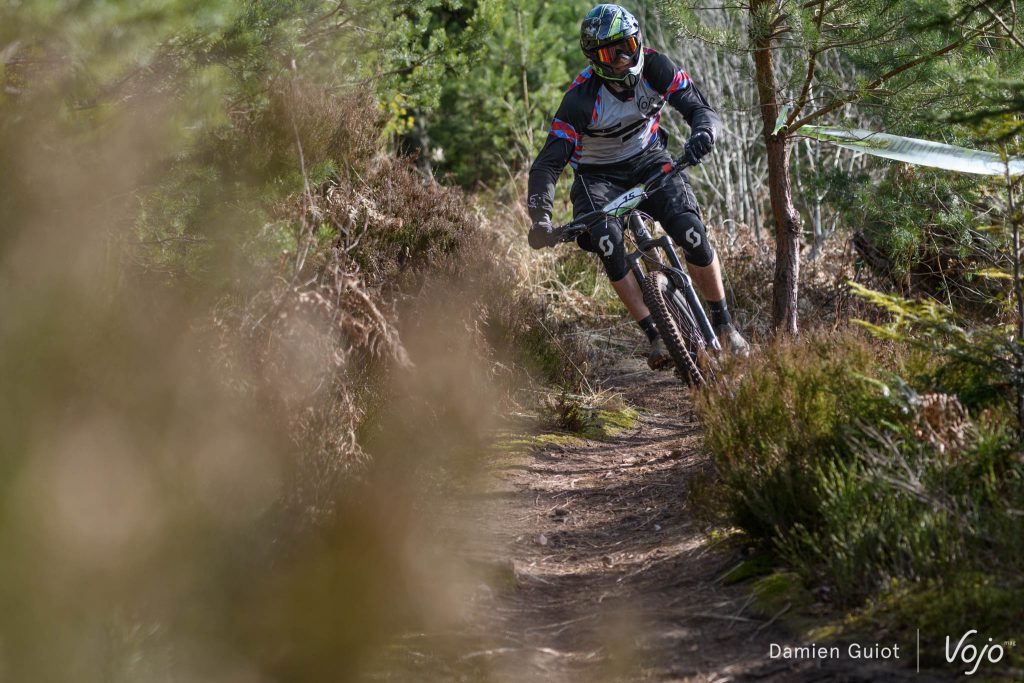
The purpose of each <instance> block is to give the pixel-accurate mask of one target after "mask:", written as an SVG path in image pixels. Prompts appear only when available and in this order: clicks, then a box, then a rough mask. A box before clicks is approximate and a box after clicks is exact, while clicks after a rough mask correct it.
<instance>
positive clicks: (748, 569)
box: [722, 554, 775, 586]
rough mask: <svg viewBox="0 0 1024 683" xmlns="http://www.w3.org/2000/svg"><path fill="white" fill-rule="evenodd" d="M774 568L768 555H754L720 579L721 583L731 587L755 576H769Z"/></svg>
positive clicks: (773, 563)
mask: <svg viewBox="0 0 1024 683" xmlns="http://www.w3.org/2000/svg"><path fill="white" fill-rule="evenodd" d="M774 567H775V562H774V561H773V559H772V557H771V556H770V555H767V554H761V555H754V556H753V557H750V558H747V559H745V560H743V561H742V562H740V563H739V564H738V565H736V566H735V567H733V568H732V569H730V570H729V571H728V572H726V573H725V576H723V577H722V582H723V583H724V584H725V585H727V586H731V585H732V584H734V583H739V582H741V581H746V580H747V579H750V578H753V577H755V576H764V575H765V574H769V573H771V571H772V569H774Z"/></svg>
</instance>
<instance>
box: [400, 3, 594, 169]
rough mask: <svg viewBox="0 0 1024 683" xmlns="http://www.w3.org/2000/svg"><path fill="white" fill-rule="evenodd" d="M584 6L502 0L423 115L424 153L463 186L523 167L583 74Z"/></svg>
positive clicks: (422, 140)
mask: <svg viewBox="0 0 1024 683" xmlns="http://www.w3.org/2000/svg"><path fill="white" fill-rule="evenodd" d="M590 6H592V3H590V2H584V1H582V0H574V1H573V2H569V3H548V2H541V1H540V0H508V1H507V2H506V3H505V4H504V6H503V8H502V10H501V12H500V13H499V14H498V16H497V19H496V24H495V30H494V34H493V36H492V37H491V39H490V40H489V42H488V45H487V46H486V48H484V49H483V50H482V51H481V52H480V53H479V54H478V55H476V57H475V58H474V59H472V60H463V61H461V62H459V63H458V68H457V70H455V71H453V72H452V73H450V74H449V75H448V76H447V77H446V78H445V79H444V81H443V82H442V83H441V84H440V86H439V95H440V97H439V101H440V107H439V109H437V110H436V111H433V112H427V122H426V124H425V128H424V131H423V136H422V138H421V139H420V140H418V141H417V144H418V146H420V147H421V148H423V151H424V153H427V154H432V155H433V156H434V158H435V159H440V160H441V161H439V162H438V169H439V171H441V172H442V173H445V172H448V173H451V174H452V177H453V178H454V179H455V180H456V181H457V182H459V183H460V184H462V185H465V186H469V185H472V184H474V183H476V182H478V181H484V182H494V181H496V180H499V179H502V178H503V177H504V176H505V175H506V173H507V172H508V169H519V168H522V167H523V166H524V165H525V164H526V163H528V162H529V161H530V160H531V159H532V157H533V155H534V154H536V152H537V151H538V150H539V149H540V146H541V145H542V144H543V142H544V140H545V138H546V131H547V127H548V125H549V123H550V121H551V117H552V116H554V113H555V109H556V108H557V107H558V104H559V102H560V101H561V99H562V95H563V93H564V91H565V88H566V87H567V86H568V84H569V83H570V82H571V81H572V79H573V78H574V77H575V75H576V73H577V72H578V71H579V70H580V69H582V68H583V66H584V65H585V60H584V58H583V56H582V54H581V53H580V50H579V21H580V18H581V17H582V16H583V14H584V13H585V12H586V10H587V9H588V8H589V7H590Z"/></svg>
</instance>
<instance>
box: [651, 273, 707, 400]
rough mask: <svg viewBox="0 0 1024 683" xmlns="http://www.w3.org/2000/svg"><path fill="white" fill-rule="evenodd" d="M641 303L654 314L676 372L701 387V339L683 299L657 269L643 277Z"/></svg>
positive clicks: (704, 381) (702, 343)
mask: <svg viewBox="0 0 1024 683" xmlns="http://www.w3.org/2000/svg"><path fill="white" fill-rule="evenodd" d="M643 291H644V302H645V303H646V304H647V308H649V309H650V311H651V315H652V316H654V324H655V325H657V327H658V333H659V334H661V338H662V340H663V341H664V342H665V346H667V347H668V351H669V353H670V354H672V360H674V361H675V363H676V373H677V374H678V375H679V377H680V378H681V379H682V380H683V381H684V382H686V383H687V384H689V385H691V386H697V387H699V386H704V384H706V383H707V377H706V373H704V372H701V368H700V365H699V363H698V361H699V360H700V359H701V357H702V356H704V355H706V352H705V344H704V338H703V337H702V336H701V333H700V330H699V329H698V327H697V321H696V320H695V319H694V317H693V313H692V312H691V311H690V307H689V305H687V303H686V301H685V299H683V297H682V296H681V295H680V293H679V292H678V291H677V290H676V288H675V285H673V284H672V282H671V281H670V280H669V279H668V277H667V276H666V275H665V274H664V273H661V272H654V273H651V274H650V275H648V276H647V278H645V279H644V287H643Z"/></svg>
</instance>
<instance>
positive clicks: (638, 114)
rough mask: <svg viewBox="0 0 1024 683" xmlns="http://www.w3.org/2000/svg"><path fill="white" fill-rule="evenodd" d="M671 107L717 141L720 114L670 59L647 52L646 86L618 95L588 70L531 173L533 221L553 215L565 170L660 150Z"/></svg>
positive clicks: (573, 88) (561, 109)
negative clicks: (663, 123)
mask: <svg viewBox="0 0 1024 683" xmlns="http://www.w3.org/2000/svg"><path fill="white" fill-rule="evenodd" d="M665 102H668V103H669V104H671V105H672V106H673V107H675V109H677V110H678V111H679V112H680V113H681V114H682V115H683V117H684V118H685V119H686V122H687V123H688V124H689V125H690V128H691V129H692V130H697V129H703V130H707V131H710V132H711V136H712V138H717V137H718V133H719V131H720V130H721V122H720V120H719V118H718V114H716V113H715V110H714V109H712V108H711V106H710V105H709V104H708V102H707V100H706V99H704V96H703V95H702V94H701V93H700V91H699V90H697V87H696V86H695V85H694V84H693V82H692V81H691V80H690V77H689V76H688V75H687V73H686V72H685V71H682V70H681V69H679V68H677V67H676V65H675V64H673V63H672V60H671V59H669V58H668V57H666V56H665V55H663V54H661V53H659V52H655V51H654V50H652V49H650V48H644V70H643V75H642V77H641V79H640V82H639V83H638V84H637V85H636V87H635V88H634V89H633V90H632V91H630V92H627V93H624V94H616V93H615V92H613V91H612V90H611V89H609V88H608V86H607V85H606V84H605V82H604V81H603V80H602V79H601V78H600V77H599V76H597V75H596V74H594V72H593V69H591V67H589V66H588V67H587V68H586V69H584V70H583V71H582V72H580V75H579V76H577V77H576V80H574V81H573V82H572V84H571V85H570V86H569V89H568V90H567V91H566V93H565V96H564V97H563V98H562V104H561V105H560V106H559V107H558V111H557V112H556V113H555V118H554V120H553V121H552V122H551V128H550V130H549V131H548V138H547V141H546V142H545V143H544V147H543V148H542V149H541V151H540V154H538V155H537V159H536V160H535V161H534V162H533V166H532V167H531V168H530V181H529V189H528V191H527V197H528V207H529V210H530V217H531V218H532V219H533V220H539V219H540V218H542V217H546V216H550V215H551V205H552V202H553V200H554V196H555V182H556V181H557V180H558V176H559V175H560V174H561V173H562V169H564V168H565V165H566V164H567V163H568V164H571V165H572V167H573V168H578V169H581V170H586V169H588V168H591V167H600V166H610V165H619V164H622V163H629V162H630V160H632V159H635V158H637V157H638V156H639V155H640V154H642V153H643V152H644V151H645V150H648V149H649V148H650V147H651V146H652V145H660V144H663V142H662V141H661V140H660V139H659V137H660V136H661V135H664V132H661V133H660V134H659V129H658V124H659V122H660V120H661V109H662V107H663V106H664V105H665Z"/></svg>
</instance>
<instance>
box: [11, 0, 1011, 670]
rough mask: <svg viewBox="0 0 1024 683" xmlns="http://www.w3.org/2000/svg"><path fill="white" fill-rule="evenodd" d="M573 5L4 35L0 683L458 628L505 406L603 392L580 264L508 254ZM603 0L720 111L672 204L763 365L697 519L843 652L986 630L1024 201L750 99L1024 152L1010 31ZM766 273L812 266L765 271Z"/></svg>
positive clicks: (336, 660)
mask: <svg viewBox="0 0 1024 683" xmlns="http://www.w3.org/2000/svg"><path fill="white" fill-rule="evenodd" d="M712 4H713V3H712ZM702 5H706V3H702ZM588 8H589V3H582V4H581V3H580V2H560V3H542V2H539V0H538V1H534V0H507V1H501V0H481V1H479V2H458V1H442V0H417V1H411V0H399V2H394V3H389V4H387V5H386V6H385V5H383V4H381V3H368V2H362V1H361V0H351V1H349V2H343V3H341V2H328V1H324V0H291V1H287V2H270V1H262V0H252V1H250V2H229V1H227V0H188V1H186V0H181V1H177V2H175V1H173V0H165V1H156V0H153V1H149V2H137V3H131V4H127V3H112V2H58V1H54V0H51V1H33V0H22V1H20V2H8V3H5V4H4V5H3V6H2V7H0V83H2V92H0V149H3V155H2V158H0V187H3V194H2V196H0V219H2V221H3V231H2V234H0V258H2V262H0V310H2V311H3V323H2V324H0V377H2V378H3V384H4V391H3V392H2V396H0V431H2V433H3V434H4V438H3V446H2V449H3V458H2V463H3V464H2V465H0V500H2V501H3V507H2V514H0V552H2V554H3V556H4V558H5V561H4V563H3V566H2V568H0V575H2V577H3V580H2V581H0V601H2V603H3V604H4V606H5V608H4V610H3V612H4V616H3V619H2V622H0V641H2V642H3V651H2V654H0V661H2V663H3V670H4V672H5V675H9V676H10V677H11V678H12V679H14V680H67V679H71V678H74V679H76V680H83V679H90V680H91V679H105V680H122V679H124V680H140V679H142V678H159V677H160V676H161V675H163V674H165V673H166V672H169V671H173V672H175V675H176V676H179V677H185V678H188V679H190V680H203V679H210V680H224V679H225V678H228V677H230V676H231V675H241V674H239V673H238V672H246V671H253V670H255V671H258V672H263V673H265V674H266V675H269V676H273V677H278V678H283V679H288V680H294V679H298V678H312V679H317V680H319V679H322V677H323V676H324V675H326V674H328V673H329V674H330V675H333V676H336V677H339V676H340V677H346V676H348V675H354V674H355V673H358V672H361V671H364V670H365V668H366V667H367V666H370V664H369V662H372V661H374V657H375V656H376V655H377V653H379V652H380V648H381V647H382V644H383V643H386V642H388V638H389V637H391V636H392V635H393V634H394V633H396V632H398V631H400V630H402V629H403V628H407V627H409V625H410V624H416V623H420V622H423V621H424V620H428V621H429V620H431V619H439V618H443V617H438V615H445V614H448V613H449V612H450V609H449V608H448V607H446V605H448V603H449V602H450V600H448V597H449V596H448V595H447V594H446V593H445V591H444V590H443V589H438V588H437V586H439V585H441V586H444V585H446V583H447V582H448V578H449V577H450V575H451V572H452V571H454V570H453V569H452V568H451V567H450V566H449V564H448V563H447V561H446V560H445V558H444V557H442V556H440V555H439V554H438V552H437V550H436V548H435V546H434V544H432V543H431V536H430V535H429V534H424V533H422V532H423V528H422V526H421V525H422V523H423V521H422V520H423V518H424V514H423V511H424V510H429V509H430V508H431V505H432V504H433V501H436V500H438V499H439V498H443V497H444V496H445V495H446V492H447V491H449V490H450V488H451V487H453V486H459V485H464V484H465V482H466V481H468V480H471V475H472V473H473V471H474V470H475V469H476V467H477V466H478V465H477V463H476V461H477V460H478V458H479V453H482V452H485V451H486V450H487V448H488V444H489V443H490V441H491V440H492V438H493V433H494V430H495V429H497V428H498V427H499V426H502V425H504V422H503V421H502V420H501V419H500V418H501V417H502V416H503V415H505V416H507V415H515V414H525V413H529V414H531V415H534V416H535V417H536V419H538V420H541V421H543V420H555V421H556V422H557V421H559V420H561V421H562V423H563V425H564V424H565V423H567V420H566V416H567V415H571V414H572V410H571V406H572V405H590V404H591V403H593V402H594V401H597V400H600V398H601V396H600V394H599V392H594V391H593V388H592V387H591V386H590V384H589V380H588V373H589V371H590V369H591V367H592V366H593V365H594V364H595V363H596V362H597V359H595V357H594V354H593V350H592V349H588V347H587V344H586V343H585V342H584V341H583V340H581V338H580V337H579V335H576V334H574V331H575V330H578V329H580V328H581V327H594V326H612V327H616V329H619V330H620V331H621V330H623V329H625V328H628V327H629V326H628V324H623V323H622V320H623V318H622V316H623V311H622V310H621V308H620V307H619V306H618V304H617V303H616V302H615V300H614V297H613V296H612V295H611V293H610V290H609V289H608V288H607V286H606V284H605V283H603V282H602V278H601V276H600V274H599V273H598V272H597V271H596V269H595V267H594V263H593V262H592V261H591V260H590V259H589V258H588V257H586V256H585V255H582V254H580V253H569V252H568V250H560V251H558V252H546V253H544V254H534V253H529V252H528V250H527V249H526V248H525V245H524V242H525V240H524V236H525V231H526V229H527V228H528V222H527V218H526V216H525V211H524V208H523V202H522V200H523V196H524V193H525V172H526V170H527V168H528V164H529V162H530V161H531V159H532V157H533V155H534V154H535V153H536V151H537V150H538V149H539V147H540V145H541V144H543V140H544V138H545V136H546V130H547V126H548V123H549V120H550V117H551V115H552V113H553V111H554V110H555V108H556V107H557V105H558V102H559V101H560V99H561V96H562V93H563V92H564V89H565V88H566V86H567V84H568V83H569V82H571V80H572V78H573V77H574V76H575V74H576V73H578V71H579V69H581V68H582V67H583V66H584V64H583V62H582V57H581V55H580V54H579V50H578V33H577V32H578V22H579V19H580V17H581V16H582V15H583V14H584V13H585V11H586V10H587V9H588ZM630 9H631V10H633V11H635V13H636V14H637V16H638V17H639V18H640V20H641V23H642V25H643V26H644V27H645V38H646V40H647V41H648V42H649V43H650V44H651V45H652V46H654V47H655V48H657V49H661V50H663V51H665V52H666V53H667V54H669V55H670V56H671V57H672V58H673V59H674V60H675V61H677V62H678V63H679V64H680V65H681V66H682V67H683V68H685V69H686V70H687V71H688V72H689V73H690V74H691V75H692V76H693V78H694V79H695V81H696V83H697V84H698V85H699V86H700V87H701V89H702V91H703V92H705V93H706V95H707V96H708V98H709V99H710V101H711V102H712V103H713V104H714V105H715V106H716V107H717V108H718V110H719V111H720V113H721V114H722V116H723V120H724V122H725V131H724V134H723V136H722V138H721V140H719V141H718V143H717V144H716V150H715V154H714V158H713V160H712V161H711V162H710V163H708V164H706V165H704V167H702V168H701V169H700V170H699V171H698V172H697V173H695V174H693V177H692V181H693V183H694V186H695V189H696V192H697V195H698V197H699V198H700V200H701V202H702V206H703V208H704V210H705V215H706V218H707V222H708V224H709V225H711V226H712V229H713V231H714V232H713V234H714V237H715V239H716V241H717V243H718V245H719V249H720V253H721V254H722V255H723V259H724V261H725V264H726V270H727V274H728V276H729V280H728V283H727V284H728V289H729V297H730V301H731V303H732V306H733V308H734V310H735V311H736V312H737V317H738V319H739V320H740V322H741V323H742V325H743V327H744V328H745V329H746V330H747V331H748V332H749V334H750V335H751V337H752V338H753V339H755V340H756V341H758V342H759V343H761V344H762V345H763V352H762V353H761V354H759V355H758V356H757V357H756V358H755V359H754V360H752V361H750V362H749V363H746V364H737V365H736V366H735V367H733V368H732V373H733V374H731V375H730V380H729V382H727V383H726V384H725V385H723V386H722V387H721V388H719V389H718V390H712V391H709V392H707V393H705V394H702V395H700V396H697V397H696V402H697V404H698V407H699V409H700V411H701V416H702V420H703V422H704V425H705V430H706V434H707V437H706V439H707V442H706V445H707V448H708V449H709V450H710V452H711V453H712V456H713V458H714V460H715V463H716V466H717V470H718V476H717V477H716V478H715V479H714V480H713V481H709V482H707V483H706V486H707V487H708V491H709V495H708V496H706V497H707V499H708V500H713V501H717V507H714V508H709V509H708V510H707V511H706V512H707V517H708V524H709V525H710V527H713V528H717V529H731V530H732V531H730V532H729V533H734V534H740V535H742V537H743V538H744V539H745V540H744V542H752V543H754V544H755V545H756V547H757V548H758V553H757V556H756V558H755V561H752V562H751V563H749V564H748V565H747V569H748V570H749V572H748V575H756V577H755V578H756V580H758V581H762V582H767V583H765V584H764V585H771V586H777V587H779V586H781V588H780V590H785V591H787V594H788V595H792V596H803V598H800V599H805V600H806V601H807V602H808V603H809V602H811V601H814V602H815V603H816V604H818V603H824V604H826V605H828V606H829V608H830V609H833V610H836V611H837V613H839V614H842V615H845V616H844V617H843V619H845V623H847V624H848V625H849V627H850V628H862V629H877V628H883V629H887V630H892V631H893V632H901V630H902V631H905V630H906V629H910V628H914V627H915V626H919V625H920V624H921V623H926V624H928V623H938V622H941V623H942V624H943V625H944V627H948V628H949V629H955V628H961V627H962V628H961V630H965V629H966V628H987V629H988V630H989V631H991V632H993V633H998V634H1000V635H1002V636H1004V637H1006V638H1010V637H1011V636H1013V635H1014V632H1013V630H1014V629H1015V628H1019V624H1020V615H1021V613H1022V610H1024V586H1022V584H1021V576H1022V572H1021V571H1020V569H1021V567H1022V566H1024V540H1022V536H1021V534H1020V533H1019V529H1020V524H1021V515H1022V514H1024V513H1022V510H1024V458H1022V454H1021V450H1020V434H1021V417H1022V414H1024V413H1022V410H1024V403H1022V399H1021V396H1022V392H1024V349H1022V347H1021V345H1020V334H1019V329H1020V323H1021V321H1020V316H1021V313H1020V307H1019V296H1020V294H1019V290H1020V286H1019V241H1018V236H1017V231H1018V230H1019V227H1020V225H1021V215H1020V209H1019V201H1017V193H1018V192H1019V188H1018V187H1017V185H1016V184H1015V182H1019V181H1013V180H1012V179H1008V178H999V177H992V178H979V177H975V176H961V175H955V174H951V173H948V172H941V171H934V170H929V169H926V168H919V167H911V166H906V165H901V164H895V163H891V162H885V161H876V160H872V159H870V158H868V157H865V156H862V155H858V154H854V153H851V152H846V151H842V150H839V149H837V148H833V147H829V146H828V145H826V144H823V143H819V142H815V141H813V140H811V139H809V138H806V137H802V136H800V135H799V130H794V131H793V132H792V134H783V135H782V136H781V137H780V136H778V135H776V136H774V137H773V136H771V135H766V130H765V122H764V121H763V120H762V114H763V112H764V111H765V102H766V100H765V97H766V96H767V94H774V95H775V97H776V98H777V101H776V103H775V104H776V105H781V104H784V103H789V104H792V105H797V104H799V105H801V106H806V107H807V111H812V110H813V111H820V110H827V111H825V113H824V114H822V117H823V118H822V120H821V121H820V122H822V123H829V124H834V125H849V126H857V127H862V128H867V129H872V130H884V131H886V132H890V133H894V134H898V135H909V136H915V137H922V138H927V139H932V140H937V141H944V142H948V143H953V144H961V145H964V146H967V147H972V148H979V149H986V150H989V151H993V152H997V153H1001V154H1004V155H1011V156H1013V155H1020V154H1021V139H1020V132H1021V126H1022V123H1021V113H1022V111H1024V70H1022V68H1024V63H1022V61H1024V49H1022V47H1024V44H1022V42H1021V40H1022V39H1021V37H1020V35H1019V29H1018V16H1017V8H1016V4H1015V3H1013V2H1010V1H1009V0H1006V1H999V0H992V1H991V2H985V1H982V2H977V3H970V2H952V1H950V2H947V1H939V0H913V1H899V2H888V1H887V2H858V3H847V2H842V1H840V2H835V3H827V2H813V1H811V2H791V1H789V0H779V1H778V2H759V1H758V2H750V3H748V4H743V3H740V4H739V5H735V6H733V5H732V4H729V6H728V7H726V6H725V5H723V6H722V7H718V8H716V7H711V6H704V7H702V8H700V9H698V8H695V7H693V6H690V5H689V4H688V3H685V2H676V1H673V0H664V1H662V2H656V3H636V4H634V5H633V6H630ZM759 41H760V42H759ZM768 53H770V54H772V55H773V57H774V61H773V62H772V63H770V64H769V71H770V73H771V74H772V75H773V77H774V84H773V85H772V87H771V88H770V89H766V88H767V85H766V82H765V80H764V78H763V75H764V72H763V64H762V65H761V68H762V71H761V72H760V74H761V76H760V77H759V71H758V68H759V65H758V63H757V60H756V59H755V56H757V55H762V56H763V55H765V54H768ZM893 72H895V73H893ZM759 84H760V86H761V87H760V88H759ZM768 90H770V91H771V92H770V93H769V92H768ZM833 105H834V106H833ZM826 115H827V116H826ZM795 116H796V115H795V114H794V117H793V118H792V119H791V120H790V121H789V123H790V124H795V123H798V121H797V120H796V118H795ZM767 118H770V119H771V120H772V122H773V123H774V121H775V118H776V117H775V116H768V117H767ZM664 124H665V126H666V128H667V130H668V132H669V134H670V136H671V140H672V145H673V149H679V145H680V144H681V143H682V141H684V140H685V137H686V129H685V126H684V125H683V123H682V122H681V121H680V120H679V118H678V117H674V116H672V115H670V116H667V117H666V119H665V121H664ZM773 146H774V147H773ZM773 148H774V149H779V150H784V151H785V152H786V154H787V155H788V157H782V161H783V162H784V168H786V169H788V171H787V173H788V176H789V181H790V182H791V186H792V187H791V199H792V207H790V208H791V211H789V212H788V213H786V214H785V215H783V216H782V218H781V219H780V214H779V213H778V209H779V206H778V205H777V204H776V203H773V202H775V200H774V199H773V197H772V189H773V187H775V186H776V185H773V183H777V182H781V181H780V180H779V178H778V177H777V176H776V177H774V179H773V177H770V176H771V173H772V171H771V168H770V167H771V164H772V161H771V158H772V157H771V153H770V151H771V149H773ZM778 168H779V166H778V165H776V172H777V169H778ZM567 173H568V171H567ZM567 185H568V183H567V182H566V179H565V178H563V180H562V181H561V188H562V190H563V191H562V193H560V195H559V204H558V215H557V216H556V219H558V218H564V217H566V216H567V213H566V211H567V205H566V203H565V197H564V194H565V193H564V188H565V187H567ZM780 245H782V246H781V247H780ZM787 249H788V251H785V250H787ZM794 250H795V251H794ZM784 251H785V253H786V254H788V257H789V258H790V259H791V260H793V263H797V264H800V263H802V264H803V266H804V267H803V269H802V271H800V270H796V271H793V270H790V271H787V273H788V275H787V274H786V273H783V275H784V276H785V277H782V279H780V274H779V272H780V271H779V268H778V264H779V262H780V259H779V254H782V253H784ZM790 265H792V264H790ZM786 278H788V279H786ZM769 283H774V288H775V295H774V296H775V300H774V301H773V290H772V288H771V287H769ZM780 283H781V284H780ZM851 283H852V284H851ZM798 285H799V287H798ZM781 290H785V291H787V292H790V294H791V295H792V296H791V298H790V300H788V303H787V304H786V306H788V307H786V306H784V307H783V309H781V310H783V314H780V308H779V302H778V297H779V292H780V291H781ZM797 319H799V320H800V327H801V328H802V332H803V334H802V340H797V339H794V338H793V337H795V333H796V331H797V325H796V320H797ZM855 320H861V321H864V322H863V323H862V324H856V323H855V322H853V321H855ZM777 330H778V331H780V332H782V333H783V334H780V335H779V337H788V340H787V339H779V340H774V338H775V336H776V335H775V332H776V331H777ZM785 333H788V334H785ZM622 334H624V335H626V337H627V338H628V337H629V335H630V334H634V333H632V332H631V331H630V332H622ZM634 337H635V334H634ZM538 395H543V396H555V397H558V400H555V401H550V400H547V399H541V400H539V399H537V396H538ZM552 405H554V406H555V407H554V408H552V407H551V406H552ZM567 405H569V406H570V407H569V408H567V407H566V406H567ZM568 422H571V420H569V421H568ZM752 435H753V436H752ZM723 503H724V504H723ZM424 557H427V558H429V560H430V561H429V562H424V561H423V558H424ZM424 565H427V566H428V567H429V569H424ZM745 571H747V570H745ZM808 596H810V597H808ZM794 599H797V598H794ZM338 605H344V609H338V608H337V606H338ZM979 619H980V620H981V621H979ZM982 622H984V623H982ZM339 653H344V654H345V656H344V657H339V656H338V654H339Z"/></svg>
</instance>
